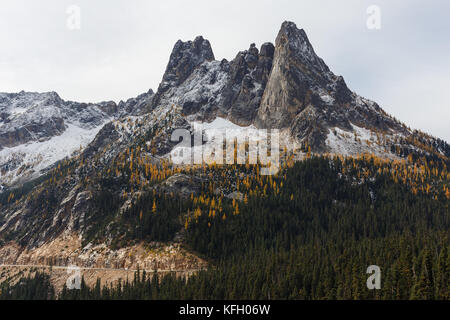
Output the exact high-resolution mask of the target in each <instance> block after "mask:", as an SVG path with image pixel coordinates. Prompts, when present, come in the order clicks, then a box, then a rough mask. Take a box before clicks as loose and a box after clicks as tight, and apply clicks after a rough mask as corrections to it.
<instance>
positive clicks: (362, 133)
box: [325, 123, 396, 158]
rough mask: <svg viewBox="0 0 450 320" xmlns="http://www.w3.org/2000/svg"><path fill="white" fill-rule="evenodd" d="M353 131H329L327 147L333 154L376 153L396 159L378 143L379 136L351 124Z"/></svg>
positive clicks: (334, 129) (331, 129) (333, 129)
mask: <svg viewBox="0 0 450 320" xmlns="http://www.w3.org/2000/svg"><path fill="white" fill-rule="evenodd" d="M351 126H352V128H353V130H352V131H346V130H342V129H340V128H338V127H333V128H330V129H329V132H328V134H327V138H326V140H325V145H326V146H327V147H328V148H329V151H330V152H331V153H336V154H342V155H347V156H350V155H358V154H362V153H367V152H368V153H374V154H375V155H377V156H380V157H388V158H396V156H395V155H393V154H392V153H391V152H390V151H386V150H385V148H384V146H382V145H379V144H378V143H377V140H378V137H377V134H376V133H375V132H373V131H371V130H368V129H366V128H362V127H359V126H356V125H354V124H353V123H351Z"/></svg>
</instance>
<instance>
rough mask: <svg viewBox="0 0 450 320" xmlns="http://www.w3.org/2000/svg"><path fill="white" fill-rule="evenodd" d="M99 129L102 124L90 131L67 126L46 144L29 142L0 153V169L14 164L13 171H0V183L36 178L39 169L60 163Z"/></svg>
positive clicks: (86, 143) (85, 144)
mask: <svg viewBox="0 0 450 320" xmlns="http://www.w3.org/2000/svg"><path fill="white" fill-rule="evenodd" d="M102 127H103V125H100V126H97V127H95V128H93V129H84V128H80V127H78V126H76V125H73V124H68V125H67V128H66V130H65V131H64V132H63V133H62V134H61V135H59V136H54V137H52V138H51V139H49V140H47V141H43V142H29V143H26V144H22V145H19V146H16V147H12V148H4V149H3V150H0V168H1V167H4V166H8V164H9V163H12V164H13V165H14V169H13V170H10V171H7V172H6V173H5V174H2V173H1V171H0V180H1V181H2V182H6V183H8V184H14V183H16V182H20V181H21V180H22V179H29V178H35V177H38V176H39V175H40V174H41V173H40V171H41V170H44V169H46V168H48V167H49V166H51V165H53V164H54V163H56V162H57V161H59V160H62V159H64V158H66V157H70V156H71V155H73V153H74V152H75V151H77V150H79V149H80V148H84V147H85V146H87V145H88V144H89V143H90V142H91V141H92V140H93V139H94V138H95V136H96V135H97V133H98V132H99V131H100V129H101V128H102ZM23 168H25V169H23Z"/></svg>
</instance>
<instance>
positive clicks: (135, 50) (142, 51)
mask: <svg viewBox="0 0 450 320" xmlns="http://www.w3.org/2000/svg"><path fill="white" fill-rule="evenodd" d="M71 5H76V6H78V7H79V8H80V10H81V12H80V17H81V23H80V29H79V30H78V29H75V30H70V29H69V28H68V27H67V20H68V18H69V17H70V14H67V8H68V7H69V6H71ZM370 5H378V6H379V8H380V10H381V29H379V30H370V29H368V28H367V24H366V22H367V19H368V17H369V15H368V14H367V12H366V11H367V8H368V7H369V6H370ZM449 13H450V1H446V0H441V1H438V0H431V1H425V0H424V1H419V0H396V1H392V0H385V1H383V0H373V1H365V0H342V1H336V0H329V1H326V0H322V1H321V0H314V1H303V0H289V1H288V0H284V1H283V0H277V1H268V0H258V1H247V0H246V1H244V0H238V1H223V0H222V1H214V0H207V1H206V0H205V1H195V0H189V1H186V0H180V1H173V0H165V1H140V0H134V1H129V0H96V1H92V0H72V1H65V0H40V1H32V0H0V39H1V50H0V92H17V91H20V90H25V91H56V92H58V93H59V94H60V96H61V97H62V98H63V99H66V100H75V101H80V102H97V101H102V100H114V101H119V100H121V99H123V100H124V99H127V98H129V97H133V96H136V95H138V94H140V93H143V92H145V91H147V90H148V89H149V88H152V89H153V90H156V89H157V87H158V84H159V82H160V80H161V77H162V75H163V72H164V70H165V67H166V65H167V62H168V59H169V55H170V52H171V50H172V47H173V45H174V43H175V42H176V41H177V40H178V39H182V40H191V39H193V38H195V36H197V35H203V36H204V37H205V38H207V39H209V40H210V42H211V45H212V48H213V51H214V54H215V57H216V59H218V60H220V59H222V58H226V59H228V60H231V59H233V58H234V57H235V56H236V54H237V52H238V51H240V50H244V49H247V48H248V47H249V45H250V43H252V42H254V43H256V44H257V46H258V47H259V46H260V45H261V44H262V43H263V42H267V41H271V42H274V41H275V37H276V35H277V33H278V30H279V28H280V25H281V23H282V22H283V21H284V20H290V21H293V22H295V23H296V24H297V26H298V27H299V28H303V29H305V31H306V33H307V34H308V36H309V39H310V41H311V43H312V44H313V46H314V48H315V50H316V53H317V54H318V55H319V56H321V57H322V58H323V59H324V60H325V62H326V63H327V64H328V66H329V67H330V69H331V70H333V72H334V73H336V74H339V75H343V76H344V78H345V80H346V82H347V84H348V86H349V87H350V88H351V89H352V90H353V91H355V92H357V93H359V94H360V95H362V96H364V97H366V98H369V99H372V100H374V101H376V102H378V103H379V104H380V105H381V107H382V108H384V109H385V110H386V111H387V112H388V113H390V114H392V115H394V116H395V117H397V118H398V119H400V120H402V121H403V122H405V123H406V124H407V125H409V126H411V127H412V128H418V129H422V130H424V131H426V132H429V133H431V134H433V135H435V136H438V137H441V138H444V139H446V140H447V141H450V125H449V119H450V103H449V98H448V97H449V92H448V90H449V89H450V59H449V56H450V41H449V39H450V36H449V33H450V19H448V15H449ZM70 21H72V22H73V20H70ZM71 25H72V26H73V24H71Z"/></svg>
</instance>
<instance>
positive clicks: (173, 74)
mask: <svg viewBox="0 0 450 320" xmlns="http://www.w3.org/2000/svg"><path fill="white" fill-rule="evenodd" d="M212 60H214V53H213V51H212V49H211V45H210V43H209V41H208V40H206V39H204V38H203V37H202V36H198V37H196V38H195V40H194V41H186V42H183V41H181V40H178V41H177V42H176V43H175V46H174V47H173V50H172V53H171V55H170V59H169V63H168V65H167V68H166V72H165V73H164V76H163V82H162V85H164V84H165V82H168V83H172V84H176V85H179V84H181V83H182V82H183V81H184V80H186V79H187V77H189V75H190V74H191V73H192V71H193V70H194V69H195V68H196V67H197V66H199V65H200V64H202V63H203V62H204V61H212Z"/></svg>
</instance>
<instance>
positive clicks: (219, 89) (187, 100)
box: [147, 22, 448, 157]
mask: <svg viewBox="0 0 450 320" xmlns="http://www.w3.org/2000/svg"><path fill="white" fill-rule="evenodd" d="M147 105H148V106H149V108H148V110H147V111H148V112H151V111H153V110H155V109H158V108H160V109H164V108H170V107H174V106H176V107H180V108H181V113H182V115H183V116H184V117H185V118H186V119H187V120H188V121H197V122H212V121H214V120H215V119H216V118H217V117H220V118H224V119H227V120H230V121H231V122H233V123H234V124H236V125H239V126H242V127H247V126H251V125H253V126H255V127H257V128H262V129H273V128H276V129H282V130H283V132H288V135H289V136H290V137H291V138H292V139H293V140H295V141H296V145H299V144H300V145H308V146H310V147H311V149H312V151H314V152H332V153H342V152H344V153H345V154H357V153H361V152H371V151H372V146H371V145H370V142H369V144H367V143H361V142H359V140H358V139H356V140H355V139H354V140H352V141H348V143H349V144H350V145H351V147H348V148H344V147H343V146H342V144H343V143H345V141H344V140H339V141H338V140H336V141H335V140H333V137H336V136H334V135H333V137H330V136H329V134H330V132H332V131H333V130H334V131H336V129H335V128H337V129H339V130H343V131H346V132H348V133H349V135H352V134H357V133H358V132H357V131H355V129H354V128H355V127H357V128H362V129H364V130H369V131H370V132H371V134H372V135H373V136H375V135H377V134H378V135H383V136H389V137H390V138H391V139H384V142H383V143H385V145H384V146H383V148H384V150H385V151H386V153H387V154H386V156H389V157H391V156H392V154H391V150H390V149H391V147H390V145H389V144H394V143H395V139H407V138H408V137H411V136H412V135H414V133H413V132H412V131H411V130H409V129H407V127H406V126H404V125H402V124H401V123H400V122H398V121H397V120H395V119H393V118H392V117H390V116H389V115H387V114H386V113H385V112H384V111H383V110H382V109H381V108H380V107H379V106H378V105H377V104H376V103H375V102H372V101H370V100H367V99H364V98H362V97H360V96H358V95H357V94H356V93H354V92H352V91H351V90H350V89H349V88H348V87H347V85H346V83H345V81H344V78H343V77H341V76H337V75H335V74H334V73H333V72H332V71H330V69H329V68H328V66H327V65H326V64H325V62H324V61H323V60H322V59H321V58H320V57H319V56H318V55H317V54H316V53H315V51H314V49H313V47H312V45H311V43H310V42H309V40H308V37H307V35H306V33H305V32H304V30H302V29H298V28H297V26H296V25H295V24H294V23H293V22H284V23H283V24H282V26H281V29H280V31H279V33H278V36H277V38H276V41H275V46H274V45H273V44H272V43H269V42H267V43H264V44H263V45H262V46H261V48H260V50H258V49H257V48H256V45H255V44H251V45H250V48H249V49H248V50H244V51H241V52H239V53H238V54H237V55H236V57H235V58H234V59H233V60H232V61H227V60H225V59H223V60H221V61H217V60H214V54H213V51H212V49H211V45H210V43H209V41H208V40H205V39H204V38H203V37H201V36H199V37H197V38H195V40H194V41H187V42H183V41H181V40H179V41H177V43H176V44H175V46H174V48H173V51H172V54H171V55H170V59H169V63H168V65H167V68H166V71H165V73H164V75H163V78H162V82H161V84H160V85H159V88H158V91H157V92H156V94H155V96H154V98H152V100H151V104H147ZM334 131H333V132H334ZM292 139H290V140H292ZM379 141H380V139H377V142H379ZM338 142H339V143H338ZM355 142H356V143H357V144H360V146H358V147H355ZM438 144H442V143H441V142H439V143H438ZM287 147H288V148H289V146H287ZM442 148H443V149H445V150H447V149H448V145H446V144H443V147H442V146H441V149H442ZM405 152H406V151H405ZM445 152H448V151H445ZM445 152H444V153H443V154H445ZM441 153H442V152H441Z"/></svg>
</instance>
